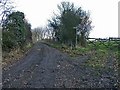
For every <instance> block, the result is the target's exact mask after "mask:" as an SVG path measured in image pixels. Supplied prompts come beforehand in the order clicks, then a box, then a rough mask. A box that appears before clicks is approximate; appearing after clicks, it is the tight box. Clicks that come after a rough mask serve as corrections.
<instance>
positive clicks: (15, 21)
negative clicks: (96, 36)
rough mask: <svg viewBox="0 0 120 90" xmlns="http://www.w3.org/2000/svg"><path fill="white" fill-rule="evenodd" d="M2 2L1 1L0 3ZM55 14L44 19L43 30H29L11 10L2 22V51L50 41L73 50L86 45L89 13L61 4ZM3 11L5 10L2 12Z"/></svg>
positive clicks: (89, 28)
mask: <svg viewBox="0 0 120 90" xmlns="http://www.w3.org/2000/svg"><path fill="white" fill-rule="evenodd" d="M3 1H4V0H3ZM58 11H59V13H57V14H54V16H53V17H52V18H51V19H50V20H48V25H47V26H46V28H39V27H38V28H35V29H33V30H31V24H30V23H29V22H28V21H27V20H26V19H25V15H24V13H23V12H20V11H13V12H11V11H10V13H9V14H6V13H5V14H6V15H3V16H6V17H5V18H3V19H4V20H2V32H3V36H2V48H3V50H5V51H10V50H11V49H14V48H18V47H19V48H23V47H24V45H26V44H28V43H32V42H37V41H39V40H43V39H46V38H47V39H49V40H53V41H55V42H59V43H64V44H66V45H69V46H72V47H75V46H77V45H78V44H79V45H80V46H84V47H85V46H86V38H88V37H89V33H90V31H91V30H92V28H93V26H91V23H92V21H91V20H90V13H89V12H86V11H84V10H83V9H82V8H81V7H77V6H75V5H74V3H70V2H61V4H59V5H58ZM4 12H5V11H4Z"/></svg>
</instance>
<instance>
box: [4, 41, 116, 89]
mask: <svg viewBox="0 0 120 90" xmlns="http://www.w3.org/2000/svg"><path fill="white" fill-rule="evenodd" d="M88 59H89V56H87V55H86V56H79V57H76V58H71V57H69V55H67V54H65V53H62V52H60V51H59V50H57V49H55V48H51V47H50V46H48V45H46V44H44V43H37V44H36V45H34V46H33V48H32V49H31V50H30V51H29V52H28V53H27V54H26V55H25V56H24V57H23V58H22V59H21V60H19V62H17V63H15V64H13V65H12V66H10V67H6V68H4V69H3V78H2V79H3V81H2V82H3V88H114V87H115V83H116V82H117V77H116V76H115V74H114V73H116V72H114V71H111V72H109V71H107V70H106V71H105V70H103V71H99V73H100V74H99V75H96V72H97V71H96V70H95V69H93V68H90V67H87V66H85V65H84V63H85V61H86V60H88ZM110 90H111V89H110Z"/></svg>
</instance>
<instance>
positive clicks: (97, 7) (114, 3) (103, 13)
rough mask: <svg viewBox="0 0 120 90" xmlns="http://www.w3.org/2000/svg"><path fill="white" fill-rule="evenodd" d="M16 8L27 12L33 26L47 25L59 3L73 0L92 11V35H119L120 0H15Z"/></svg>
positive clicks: (72, 0)
mask: <svg viewBox="0 0 120 90" xmlns="http://www.w3.org/2000/svg"><path fill="white" fill-rule="evenodd" d="M14 1H15V4H16V6H17V7H16V10H19V11H22V12H24V13H25V15H26V18H27V20H28V21H29V22H30V23H31V25H32V28H35V27H40V26H45V25H46V24H47V20H48V19H50V18H51V16H52V15H53V12H56V10H57V4H60V2H61V1H70V2H73V3H74V4H75V5H76V6H80V7H82V9H83V10H86V11H88V10H89V11H90V13H91V19H92V22H93V23H92V25H93V26H95V27H94V28H93V30H92V31H91V33H90V37H98V38H106V37H117V36H118V1H119V0H14Z"/></svg>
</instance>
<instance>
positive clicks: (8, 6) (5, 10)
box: [0, 0, 14, 25]
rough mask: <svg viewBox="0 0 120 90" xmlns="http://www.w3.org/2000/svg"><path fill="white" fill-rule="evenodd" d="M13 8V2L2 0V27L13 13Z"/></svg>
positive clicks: (0, 7)
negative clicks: (7, 17)
mask: <svg viewBox="0 0 120 90" xmlns="http://www.w3.org/2000/svg"><path fill="white" fill-rule="evenodd" d="M13 8H14V6H13V2H12V1H11V0H0V25H2V24H3V21H4V19H5V18H6V16H8V15H9V14H10V13H11V12H12V9H13Z"/></svg>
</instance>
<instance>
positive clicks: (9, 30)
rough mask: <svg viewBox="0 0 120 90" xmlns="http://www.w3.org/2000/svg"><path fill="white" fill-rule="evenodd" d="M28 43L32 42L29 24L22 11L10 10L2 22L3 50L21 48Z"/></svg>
mask: <svg viewBox="0 0 120 90" xmlns="http://www.w3.org/2000/svg"><path fill="white" fill-rule="evenodd" d="M28 43H32V33H31V24H30V23H28V21H27V20H26V19H25V15H24V13H23V12H20V11H16V12H12V13H11V14H9V15H8V16H7V17H6V19H5V20H4V21H3V24H2V49H3V51H10V50H11V49H14V48H21V49H22V48H23V47H24V46H25V45H26V44H28Z"/></svg>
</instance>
